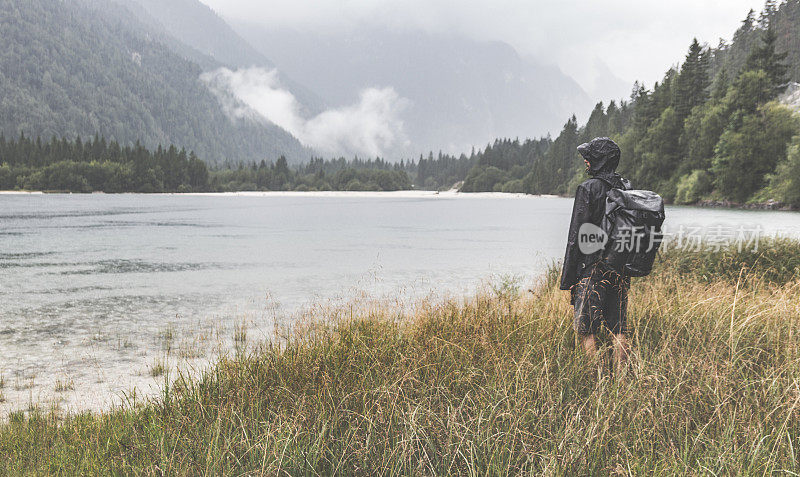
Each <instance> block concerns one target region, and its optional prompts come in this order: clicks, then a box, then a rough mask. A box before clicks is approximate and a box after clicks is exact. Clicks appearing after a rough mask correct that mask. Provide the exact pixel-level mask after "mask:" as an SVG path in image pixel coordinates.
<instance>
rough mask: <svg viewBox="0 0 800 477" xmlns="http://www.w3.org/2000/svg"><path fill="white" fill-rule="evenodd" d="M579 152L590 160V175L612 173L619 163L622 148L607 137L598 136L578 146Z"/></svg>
mask: <svg viewBox="0 0 800 477" xmlns="http://www.w3.org/2000/svg"><path fill="white" fill-rule="evenodd" d="M578 152H579V153H580V154H581V156H583V158H584V159H586V160H587V161H589V171H588V172H589V175H591V176H594V175H597V174H600V173H607V174H610V173H612V172H614V171H615V170H616V169H617V165H619V156H620V150H619V146H617V143H615V142H614V141H612V140H611V139H609V138H607V137H596V138H594V139H592V140H591V141H589V142H585V143H583V144H581V145H580V146H578Z"/></svg>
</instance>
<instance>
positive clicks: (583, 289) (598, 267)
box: [561, 137, 631, 369]
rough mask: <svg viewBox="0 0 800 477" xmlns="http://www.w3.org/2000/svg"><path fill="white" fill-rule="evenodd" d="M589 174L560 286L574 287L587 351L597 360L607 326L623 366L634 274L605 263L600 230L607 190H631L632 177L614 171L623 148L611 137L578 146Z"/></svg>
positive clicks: (578, 325)
mask: <svg viewBox="0 0 800 477" xmlns="http://www.w3.org/2000/svg"><path fill="white" fill-rule="evenodd" d="M578 152H579V153H580V154H581V156H582V157H583V160H584V162H585V163H586V172H587V173H588V174H589V175H590V176H591V177H590V178H589V179H587V180H586V181H584V182H583V183H582V184H581V185H579V186H578V190H577V192H576V194H575V205H574V206H573V209H572V221H571V223H570V226H569V236H568V239H567V252H566V255H565V256H564V268H563V270H562V273H561V289H562V290H570V291H571V298H572V305H573V307H574V309H575V321H574V324H573V325H574V327H575V332H576V333H577V334H578V336H579V339H580V341H581V344H582V345H583V348H584V350H585V351H586V353H587V354H588V355H589V356H591V357H593V358H596V355H597V339H596V335H597V332H598V331H600V329H601V327H605V328H607V329H608V331H610V332H611V333H612V335H613V339H614V364H615V368H616V369H620V368H621V366H622V365H623V364H625V363H626V362H627V359H628V350H629V345H628V340H627V338H626V336H625V333H626V327H625V325H626V323H625V320H626V311H627V305H628V288H629V287H630V278H629V277H627V276H625V275H624V274H623V273H620V272H618V271H616V270H614V269H613V268H612V267H610V266H608V265H607V264H605V263H604V262H603V252H604V250H605V247H604V245H605V243H606V242H605V240H607V238H606V239H605V240H604V241H599V240H598V239H597V237H601V236H604V232H603V231H602V229H601V228H600V226H601V222H602V220H603V216H604V214H605V206H606V193H607V192H608V191H609V190H610V189H612V188H618V189H624V190H628V189H631V184H630V182H629V181H628V180H626V179H623V178H622V177H621V176H620V175H619V174H617V173H616V172H615V170H616V168H617V165H618V164H619V157H620V149H619V146H617V144H616V143H615V142H614V141H612V140H611V139H609V138H607V137H599V138H595V139H593V140H592V141H591V142H588V143H585V144H581V145H580V146H578Z"/></svg>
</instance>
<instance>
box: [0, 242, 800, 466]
mask: <svg viewBox="0 0 800 477" xmlns="http://www.w3.org/2000/svg"><path fill="white" fill-rule="evenodd" d="M798 256H800V244H798V243H796V242H791V241H777V242H769V243H763V242H762V244H761V248H760V251H759V253H751V252H745V253H743V254H742V253H739V252H737V251H736V250H723V251H720V252H707V253H704V254H697V255H691V256H688V255H686V253H685V252H679V251H678V252H669V253H667V254H666V255H665V256H664V257H663V259H662V261H661V262H660V263H659V266H658V269H657V270H656V271H655V272H654V274H653V275H652V276H651V277H648V278H647V279H641V280H636V281H635V283H634V285H633V288H632V290H631V296H630V298H631V305H630V309H629V319H630V324H631V325H632V327H633V330H634V331H633V332H632V341H633V344H634V351H633V356H632V361H631V364H630V367H629V369H628V370H627V372H626V373H624V374H622V375H619V376H611V375H610V374H609V372H608V370H607V369H606V370H603V371H601V372H599V373H598V372H597V370H596V368H594V367H593V366H592V365H591V364H589V363H587V362H586V361H585V359H584V357H583V353H581V352H580V350H579V349H576V346H575V336H574V333H573V331H572V326H571V323H572V318H571V316H572V315H571V307H570V306H569V303H568V298H567V296H566V293H564V292H563V291H560V290H558V287H557V285H556V278H557V275H558V270H557V269H555V268H554V269H552V270H551V271H550V272H549V273H548V275H547V276H546V277H545V279H543V281H542V283H540V284H539V285H537V286H535V287H533V289H532V292H526V291H525V290H524V289H523V288H519V286H518V285H517V284H515V283H514V282H513V281H508V280H505V281H499V282H498V283H496V284H494V285H493V286H491V287H489V288H487V290H486V291H485V292H482V293H479V294H478V295H477V296H476V297H474V298H469V299H464V300H457V299H452V300H444V301H424V302H421V303H419V304H418V305H417V306H416V307H414V308H413V309H407V308H398V307H397V305H396V304H390V303H373V302H363V303H360V304H359V303H355V304H349V305H347V306H344V307H341V308H330V309H322V310H320V311H318V312H317V313H315V314H314V315H313V316H305V318H303V319H301V321H300V322H299V323H298V324H297V325H296V326H295V327H294V329H293V330H292V331H291V332H288V333H287V334H282V335H281V339H280V340H278V341H275V342H272V343H266V344H262V345H261V346H259V349H258V350H257V351H254V352H242V353H240V354H238V355H235V356H230V357H229V358H227V359H223V360H222V361H220V362H219V363H218V364H217V365H216V366H215V367H214V368H213V369H211V370H209V371H208V372H206V373H205V374H204V375H203V376H202V377H201V378H200V379H197V380H193V379H183V378H178V379H177V381H175V382H173V383H172V384H170V385H168V386H166V387H164V388H163V391H162V395H161V396H160V397H159V398H157V399H155V400H153V401H151V402H148V403H146V404H142V403H139V405H132V404H129V405H126V406H125V407H123V408H120V409H115V410H111V411H109V412H107V413H104V414H83V415H79V416H71V417H59V416H57V415H54V414H48V413H46V412H43V411H33V412H32V413H31V414H30V415H29V416H26V415H25V414H23V413H17V414H14V415H13V416H11V418H10V420H9V421H8V422H7V423H4V424H2V425H0V472H2V473H60V474H70V475H74V474H112V473H118V474H145V475H152V474H163V473H166V474H180V475H183V474H208V473H214V474H228V475H241V474H261V473H264V474H270V475H274V474H280V473H284V472H285V473H289V474H308V475H332V474H335V473H339V474H375V473H380V474H388V475H394V474H433V475H443V474H451V475H465V474H469V475H486V474H491V475H507V474H520V473H526V474H528V473H532V474H537V475H538V474H544V475H598V474H604V475H605V474H611V473H619V474H625V475H652V474H656V475H659V474H660V475H665V474H699V473H706V472H707V473H711V474H715V475H734V474H748V475H752V474H759V475H764V474H772V473H786V474H791V473H793V472H796V471H797V469H798V467H799V466H798V459H799V458H800V446H798V443H797V436H798V434H799V433H800V406H798V404H799V403H800V393H798V387H797V386H798V383H797V376H798V373H800V364H798V363H800V361H799V360H798V356H800V338H798V336H799V335H798V329H799V328H800V321H799V318H798V317H800V308H799V307H800V305H799V304H798V301H797V294H798V290H800V280H799V279H798V278H799V275H798V268H797V267H796V265H797V261H796V257H798ZM687 259H688V260H691V261H692V266H691V267H689V268H685V267H682V266H678V264H680V263H685V260H687ZM773 263H785V264H786V265H787V267H784V268H783V269H782V271H781V272H780V273H773V272H772V268H771V264H773ZM704 269H705V270H709V269H713V270H716V272H717V273H721V274H722V277H720V278H719V279H716V278H711V279H709V277H707V276H704V275H703V274H702V273H699V272H698V270H704ZM173 377H174V374H173Z"/></svg>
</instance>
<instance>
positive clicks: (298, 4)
mask: <svg viewBox="0 0 800 477" xmlns="http://www.w3.org/2000/svg"><path fill="white" fill-rule="evenodd" d="M202 1H203V2H204V3H206V4H207V5H209V6H210V7H212V8H213V9H214V10H216V11H217V12H218V13H220V14H221V15H222V16H224V17H228V18H231V19H236V20H247V21H253V22H258V23H262V24H265V25H281V26H291V27H295V28H316V29H347V28H353V27H355V26H358V25H363V24H368V25H372V26H386V27H391V28H423V29H426V30H429V31H437V32H442V31H446V32H451V33H455V34H463V35H468V36H470V37H473V38H476V39H491V40H501V41H505V42H507V43H509V44H511V45H512V46H514V47H515V48H516V49H517V50H518V51H519V52H520V53H521V54H524V55H526V54H527V55H533V56H536V57H537V58H539V59H540V60H542V61H545V62H550V63H555V64H557V65H558V66H559V67H561V69H562V70H563V71H564V72H566V73H567V74H569V75H570V76H572V77H573V78H575V79H576V80H577V81H578V82H579V83H580V84H581V85H582V86H584V88H585V89H586V90H587V91H590V92H596V93H597V94H603V95H606V94H612V93H611V92H610V91H609V87H606V88H603V87H598V88H595V87H594V85H595V82H596V75H597V74H598V71H600V70H601V69H602V68H601V67H600V66H599V62H598V60H599V61H600V62H602V63H605V64H606V65H608V67H609V68H610V69H611V70H612V71H613V72H614V74H615V75H616V76H618V77H619V78H620V79H622V80H623V81H624V84H628V85H632V84H633V81H634V80H640V81H644V82H645V83H646V84H647V85H648V86H651V85H652V84H653V82H654V81H657V80H659V79H660V78H661V77H662V76H663V74H664V72H665V71H666V69H667V68H668V67H669V65H671V64H674V63H677V62H679V61H681V59H682V58H683V56H684V55H685V53H686V50H687V48H688V46H689V43H690V42H691V40H692V38H693V37H695V36H696V37H697V38H698V39H699V40H700V41H701V43H702V42H706V43H709V44H711V45H716V44H717V42H718V40H719V38H720V37H722V38H725V39H728V40H729V39H730V38H731V36H732V35H733V32H734V30H735V29H736V28H737V26H738V25H739V23H740V21H741V20H742V19H743V18H744V17H745V15H746V14H747V11H748V10H749V9H750V8H753V9H754V10H755V11H756V12H759V11H760V10H761V8H762V6H763V1H754V0H672V1H669V2H667V1H663V0H603V1H601V0H558V1H538V0H491V1H488V0H202ZM611 89H615V90H618V89H619V86H617V87H616V88H611ZM627 91H628V90H625V93H627ZM613 94H615V95H619V94H621V93H616V91H615V92H614V93H613ZM597 99H603V98H597Z"/></svg>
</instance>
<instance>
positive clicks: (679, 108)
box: [672, 38, 709, 118]
mask: <svg viewBox="0 0 800 477" xmlns="http://www.w3.org/2000/svg"><path fill="white" fill-rule="evenodd" d="M708 85H709V80H708V50H707V49H704V48H703V47H701V46H700V43H699V42H698V41H697V38H695V39H694V40H693V41H692V44H691V45H690V46H689V52H688V53H687V54H686V60H685V61H684V62H683V65H681V70H680V73H679V74H678V76H677V77H676V78H675V86H674V88H673V100H672V104H673V107H674V108H675V112H676V113H677V114H678V117H680V118H685V117H686V116H688V115H689V113H690V112H691V111H692V108H694V107H695V106H698V105H700V104H703V103H704V102H705V101H706V99H708V91H707V89H708Z"/></svg>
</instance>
